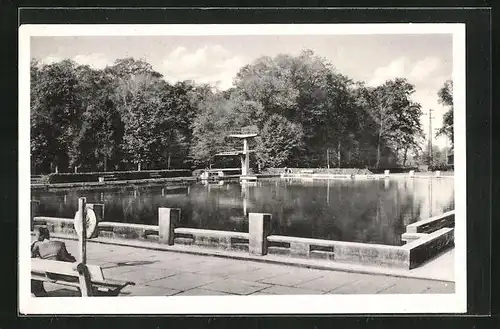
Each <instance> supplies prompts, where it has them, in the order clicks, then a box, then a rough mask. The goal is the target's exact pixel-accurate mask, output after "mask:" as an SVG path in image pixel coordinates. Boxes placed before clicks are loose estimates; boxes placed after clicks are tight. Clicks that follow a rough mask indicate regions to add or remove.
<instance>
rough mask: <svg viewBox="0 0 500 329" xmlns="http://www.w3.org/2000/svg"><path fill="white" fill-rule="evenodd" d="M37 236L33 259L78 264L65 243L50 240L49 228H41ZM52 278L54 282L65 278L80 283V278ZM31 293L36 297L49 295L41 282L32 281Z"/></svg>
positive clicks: (61, 276)
mask: <svg viewBox="0 0 500 329" xmlns="http://www.w3.org/2000/svg"><path fill="white" fill-rule="evenodd" d="M36 235H37V239H36V241H35V242H33V244H32V245H31V258H42V259H50V260H58V261H62V262H70V263H73V262H76V258H75V257H74V256H73V255H71V254H70V253H69V252H68V250H67V249H66V244H65V243H64V242H62V241H52V240H50V233H49V230H48V229H47V228H45V227H40V228H39V229H38V231H37V234H36ZM51 278H52V279H54V280H57V279H62V278H64V279H65V280H70V281H78V278H73V277H69V278H67V277H66V276H63V275H56V274H53V275H51ZM31 292H32V293H33V294H35V296H46V295H47V292H46V291H45V288H44V287H43V283H42V282H40V281H33V280H32V281H31Z"/></svg>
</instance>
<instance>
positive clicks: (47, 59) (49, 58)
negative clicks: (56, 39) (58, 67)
mask: <svg viewBox="0 0 500 329" xmlns="http://www.w3.org/2000/svg"><path fill="white" fill-rule="evenodd" d="M62 60H63V58H62V57H59V56H54V55H49V56H46V57H44V58H42V59H40V61H39V62H40V63H41V64H45V65H50V64H54V63H57V62H60V61H62Z"/></svg>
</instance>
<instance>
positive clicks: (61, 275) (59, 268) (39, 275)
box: [31, 258, 135, 296]
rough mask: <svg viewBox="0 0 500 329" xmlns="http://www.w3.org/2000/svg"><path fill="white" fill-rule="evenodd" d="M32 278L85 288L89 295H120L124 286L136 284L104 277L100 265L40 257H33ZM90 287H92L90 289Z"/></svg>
mask: <svg viewBox="0 0 500 329" xmlns="http://www.w3.org/2000/svg"><path fill="white" fill-rule="evenodd" d="M82 278H83V279H82ZM31 280H34V281H39V282H42V284H43V282H50V283H54V284H60V285H64V286H70V287H74V288H78V289H80V291H82V290H83V289H85V291H88V296H118V294H119V293H120V291H121V290H122V289H123V288H124V287H126V286H128V285H135V283H134V282H131V281H121V280H114V279H106V278H104V274H103V273H102V269H101V267H100V266H98V265H89V264H85V265H84V264H81V263H80V264H79V263H68V262H60V261H55V260H46V259H40V258H32V259H31ZM82 281H83V282H82ZM89 287H90V289H88V288H89ZM89 290H90V291H89Z"/></svg>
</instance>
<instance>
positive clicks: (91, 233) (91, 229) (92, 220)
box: [75, 208, 98, 239]
mask: <svg viewBox="0 0 500 329" xmlns="http://www.w3.org/2000/svg"><path fill="white" fill-rule="evenodd" d="M86 213H87V216H86V219H85V224H86V228H87V230H86V234H85V235H86V237H87V239H91V238H95V237H97V233H98V232H97V217H96V215H95V212H94V210H93V209H91V208H87V211H86ZM75 231H76V233H77V234H78V236H82V223H81V216H80V211H77V212H76V214H75Z"/></svg>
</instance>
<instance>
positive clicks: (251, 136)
mask: <svg viewBox="0 0 500 329" xmlns="http://www.w3.org/2000/svg"><path fill="white" fill-rule="evenodd" d="M257 135H258V134H257V133H232V134H229V137H234V138H253V137H257Z"/></svg>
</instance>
